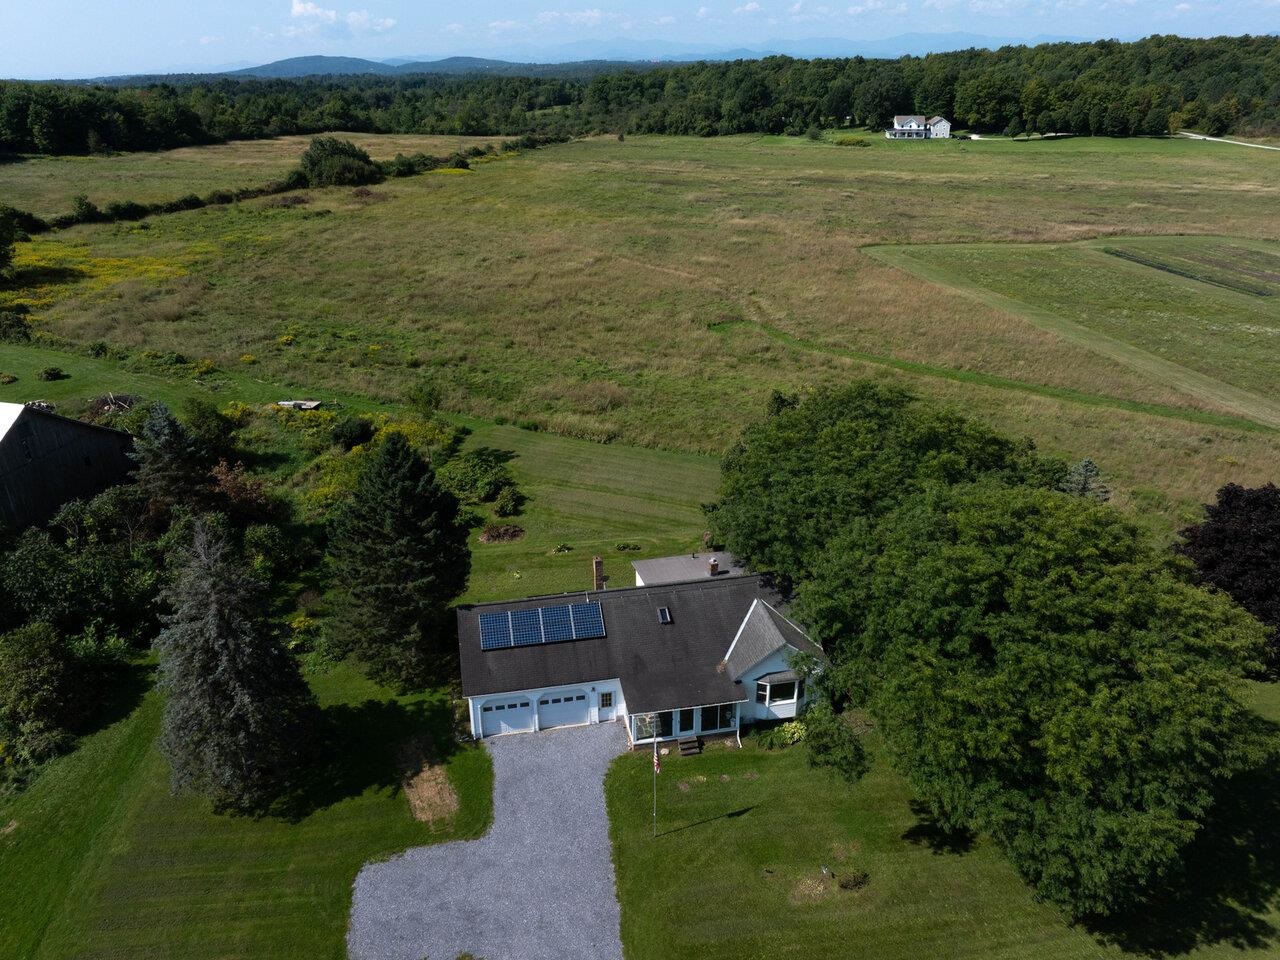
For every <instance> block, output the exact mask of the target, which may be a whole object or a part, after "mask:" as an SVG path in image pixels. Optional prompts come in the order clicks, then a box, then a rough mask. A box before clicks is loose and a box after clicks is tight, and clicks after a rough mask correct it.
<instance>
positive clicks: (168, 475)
mask: <svg viewBox="0 0 1280 960" xmlns="http://www.w3.org/2000/svg"><path fill="white" fill-rule="evenodd" d="M130 456H132V458H133V461H134V462H135V463H136V464H137V467H136V469H135V470H134V478H135V479H136V480H137V483H138V486H139V487H140V488H141V489H142V490H143V491H144V492H145V493H146V494H147V497H148V499H150V500H151V502H152V503H153V504H155V505H157V506H159V507H163V508H165V509H172V508H173V507H175V506H179V505H184V504H185V505H190V504H194V503H195V502H197V501H198V500H199V497H200V494H201V493H202V492H203V488H204V486H205V481H206V480H207V473H208V471H207V470H206V469H205V463H204V450H203V447H202V445H201V444H200V441H199V440H197V439H196V438H195V437H194V436H193V435H192V434H191V432H190V431H189V430H187V428H186V427H184V426H183V425H182V424H181V423H179V422H178V419H177V418H176V417H175V416H174V415H173V414H172V413H171V412H170V411H169V408H168V407H166V406H165V405H164V404H163V403H160V402H159V401H157V402H156V403H154V404H152V405H151V407H150V409H148V410H147V418H146V420H144V421H143V424H142V430H141V431H140V432H139V433H138V435H137V437H135V438H134V444H133V452H132V454H130Z"/></svg>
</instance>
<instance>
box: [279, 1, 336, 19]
mask: <svg viewBox="0 0 1280 960" xmlns="http://www.w3.org/2000/svg"><path fill="white" fill-rule="evenodd" d="M289 16H291V17H294V18H296V19H299V20H316V21H319V22H320V23H334V22H336V21H337V19H338V11H337V10H326V9H325V8H324V7H321V6H319V5H317V4H315V3H312V0H293V8H292V9H291V10H290V11H289Z"/></svg>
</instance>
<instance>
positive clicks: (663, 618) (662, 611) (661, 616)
mask: <svg viewBox="0 0 1280 960" xmlns="http://www.w3.org/2000/svg"><path fill="white" fill-rule="evenodd" d="M658 622H659V623H670V622H671V611H670V610H669V609H668V608H667V607H659V608H658Z"/></svg>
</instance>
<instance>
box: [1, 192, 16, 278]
mask: <svg viewBox="0 0 1280 960" xmlns="http://www.w3.org/2000/svg"><path fill="white" fill-rule="evenodd" d="M17 239H18V225H17V223H15V222H14V218H13V216H12V215H11V214H10V213H9V212H8V211H7V210H5V209H2V208H0V278H2V277H4V276H5V275H7V274H8V272H9V268H10V267H11V266H13V244H14V242H15V241H16V240H17Z"/></svg>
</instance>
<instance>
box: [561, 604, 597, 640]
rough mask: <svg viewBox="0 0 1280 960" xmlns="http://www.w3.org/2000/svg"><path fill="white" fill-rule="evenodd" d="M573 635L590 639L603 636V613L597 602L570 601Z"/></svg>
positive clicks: (579, 638) (577, 637)
mask: <svg viewBox="0 0 1280 960" xmlns="http://www.w3.org/2000/svg"><path fill="white" fill-rule="evenodd" d="M569 609H570V612H571V613H572V614H573V635H574V637H575V638H576V639H578V640H591V639H593V638H595V637H603V636H604V614H603V613H601V612H600V604H598V603H572V604H570V605H569Z"/></svg>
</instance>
